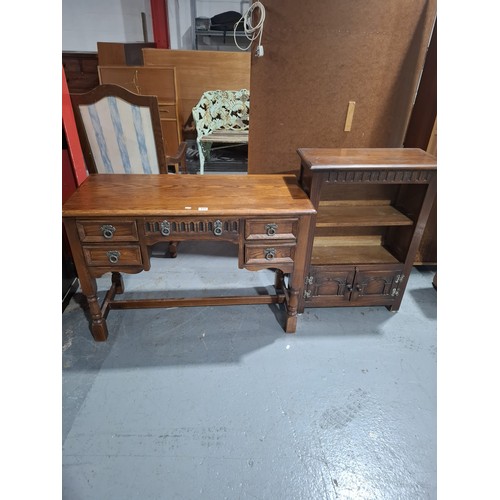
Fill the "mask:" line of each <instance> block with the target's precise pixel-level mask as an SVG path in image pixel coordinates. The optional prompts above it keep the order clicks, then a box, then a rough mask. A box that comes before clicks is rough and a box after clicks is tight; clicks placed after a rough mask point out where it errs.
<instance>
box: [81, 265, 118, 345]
mask: <svg viewBox="0 0 500 500" xmlns="http://www.w3.org/2000/svg"><path fill="white" fill-rule="evenodd" d="M113 274H115V273H113ZM116 274H118V275H119V273H116ZM112 279H115V280H116V279H117V278H116V277H113V278H112ZM79 280H80V286H81V288H82V292H83V294H84V295H85V297H86V298H87V302H88V305H89V312H90V331H91V333H92V337H94V340H96V341H97V342H103V341H105V340H107V338H108V325H107V324H106V318H104V316H103V314H102V310H101V306H100V305H99V302H98V300H97V284H96V280H95V278H93V277H91V276H89V275H88V274H87V273H84V272H81V273H80V276H79Z"/></svg>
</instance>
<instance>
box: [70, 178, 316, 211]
mask: <svg viewBox="0 0 500 500" xmlns="http://www.w3.org/2000/svg"><path fill="white" fill-rule="evenodd" d="M314 213H315V210H314V207H313V205H312V203H311V201H310V200H309V198H308V197H307V195H306V194H305V193H304V191H302V189H301V188H300V187H299V185H298V182H297V179H296V177H295V176H293V175H276V174H268V175H174V174H153V175H145V174H93V175H90V176H89V177H88V178H87V179H86V180H85V181H84V182H83V183H82V184H81V185H80V187H79V188H78V189H77V191H75V192H74V193H73V194H72V196H71V197H70V198H69V199H68V201H67V202H66V203H65V204H64V206H63V217H98V216H112V215H114V216H126V217H137V216H150V215H162V216H167V215H168V216H193V215H199V216H202V215H211V216H213V215H217V216H224V215H231V216H254V215H258V216H265V215H269V214H275V215H285V216H286V215H288V216H289V215H291V214H314Z"/></svg>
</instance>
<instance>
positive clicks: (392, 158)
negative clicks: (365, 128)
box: [298, 148, 437, 312]
mask: <svg viewBox="0 0 500 500" xmlns="http://www.w3.org/2000/svg"><path fill="white" fill-rule="evenodd" d="M298 154H299V156H300V159H301V172H300V182H301V185H302V188H303V189H304V190H305V192H306V193H307V194H308V195H309V197H310V199H311V201H312V203H313V205H314V207H315V209H316V210H317V215H316V216H315V217H313V218H312V221H311V225H312V227H311V231H310V235H311V236H310V241H309V246H308V253H307V262H308V265H309V270H308V272H307V274H306V278H305V289H304V294H303V296H302V297H301V298H300V305H299V311H300V312H302V311H303V310H304V308H306V307H332V306H386V307H387V308H388V309H389V310H390V311H397V310H398V309H399V306H400V304H401V300H402V298H403V294H404V290H405V288H406V283H407V278H408V276H409V274H410V272H411V268H412V266H413V263H414V258H415V255H416V252H417V250H418V246H419V244H420V240H421V237H422V234H423V231H424V228H425V223H426V221H427V218H428V216H429V212H430V209H431V207H432V203H433V201H434V198H435V196H436V179H437V170H436V158H435V157H434V156H432V155H430V154H428V153H426V152H424V151H423V150H421V149H417V148H411V149H410V148H408V149H405V148H364V149H330V148H304V149H299V150H298Z"/></svg>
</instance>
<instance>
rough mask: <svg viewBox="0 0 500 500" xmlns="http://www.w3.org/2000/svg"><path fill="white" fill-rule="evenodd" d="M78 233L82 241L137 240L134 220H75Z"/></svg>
mask: <svg viewBox="0 0 500 500" xmlns="http://www.w3.org/2000/svg"><path fill="white" fill-rule="evenodd" d="M76 227H77V229H78V235H79V236H80V240H81V241H83V242H84V243H100V242H103V241H137V240H138V236H137V225H136V223H135V220H119V221H117V220H110V221H102V222H99V221H95V220H94V221H85V220H78V221H76Z"/></svg>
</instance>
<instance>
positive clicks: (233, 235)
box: [144, 217, 240, 240]
mask: <svg viewBox="0 0 500 500" xmlns="http://www.w3.org/2000/svg"><path fill="white" fill-rule="evenodd" d="M239 228H240V221H239V219H223V218H221V219H218V218H213V219H202V218H197V217H193V218H188V217H183V218H166V219H159V218H158V219H148V220H146V221H145V222H144V231H145V234H146V236H158V235H161V236H172V237H174V238H186V237H190V236H191V237H193V238H197V239H202V238H203V237H207V236H208V237H210V238H212V239H213V236H217V237H221V238H223V239H226V238H229V239H231V240H235V239H236V240H237V239H238V236H239Z"/></svg>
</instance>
